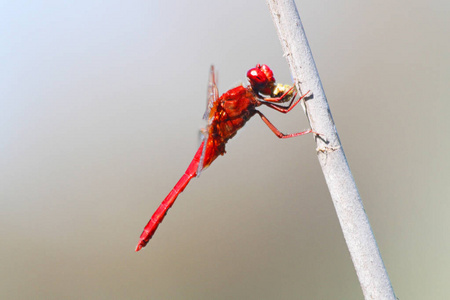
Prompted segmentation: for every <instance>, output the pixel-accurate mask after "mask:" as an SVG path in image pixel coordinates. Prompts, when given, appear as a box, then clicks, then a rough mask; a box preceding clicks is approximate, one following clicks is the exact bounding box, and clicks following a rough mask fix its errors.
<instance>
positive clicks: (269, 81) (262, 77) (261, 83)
mask: <svg viewBox="0 0 450 300" xmlns="http://www.w3.org/2000/svg"><path fill="white" fill-rule="evenodd" d="M247 77H248V80H249V82H250V86H251V87H252V89H253V90H254V91H255V92H257V93H263V94H266V95H270V94H271V93H272V87H273V83H274V82H275V78H274V77H273V72H272V70H271V69H270V68H269V67H268V66H267V65H259V64H257V65H256V68H252V69H250V70H248V72H247Z"/></svg>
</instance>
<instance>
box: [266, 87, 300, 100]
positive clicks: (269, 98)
mask: <svg viewBox="0 0 450 300" xmlns="http://www.w3.org/2000/svg"><path fill="white" fill-rule="evenodd" d="M293 89H294V87H291V88H290V89H288V90H287V91H286V92H284V93H283V94H282V95H281V96H280V97H266V98H264V101H266V102H275V103H277V102H278V103H279V102H281V103H283V102H287V101H289V100H285V99H284V98H286V97H291V98H292V99H294V98H295V96H297V91H295V92H293V94H292V95H289V93H290V92H291V91H292V90H293ZM291 103H292V102H291Z"/></svg>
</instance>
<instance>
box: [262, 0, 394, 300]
mask: <svg viewBox="0 0 450 300" xmlns="http://www.w3.org/2000/svg"><path fill="white" fill-rule="evenodd" d="M267 3H268V5H269V9H270V11H271V13H272V18H273V21H274V23H275V26H276V28H277V31H278V37H279V38H280V41H281V44H282V47H283V50H284V53H285V56H286V58H287V60H288V63H289V66H290V69H291V72H292V75H293V77H294V80H295V83H296V86H297V88H298V89H299V91H309V90H310V91H311V92H312V97H311V99H310V100H307V101H306V103H305V112H306V114H307V117H308V119H309V122H310V125H311V128H312V129H313V130H314V131H315V132H318V133H320V134H322V136H320V137H318V138H316V141H317V146H318V148H317V155H318V158H319V162H320V165H321V166H322V171H323V174H324V176H325V180H326V182H327V185H328V188H329V190H330V194H331V198H332V200H333V203H334V207H335V209H336V213H337V215H338V218H339V222H340V224H341V228H342V232H343V233H344V238H345V241H346V243H347V246H348V249H349V251H350V255H351V258H352V261H353V264H354V266H355V269H356V274H357V276H358V278H359V282H360V284H361V288H362V291H363V294H364V297H365V299H377V300H380V299H392V300H395V299H396V298H395V294H394V290H393V289H392V286H391V283H390V281H389V277H388V274H387V272H386V269H385V267H384V264H383V260H382V259H381V255H380V252H379V250H378V246H377V243H376V241H375V237H374V235H373V233H372V229H371V228H370V224H369V220H368V218H367V215H366V213H365V211H364V207H363V205H362V202H361V198H360V196H359V193H358V190H357V188H356V184H355V181H354V179H353V176H352V174H351V172H350V168H349V166H348V164H347V159H346V158H345V154H344V150H343V148H342V146H341V143H340V140H339V136H338V134H337V131H336V127H335V125H334V121H333V118H332V116H331V112H330V108H329V107H328V102H327V99H326V97H325V92H324V90H323V87H322V83H321V81H320V78H319V74H318V71H317V68H316V65H315V63H314V59H313V57H312V54H311V49H310V48H309V45H308V41H307V39H306V35H305V32H304V30H303V26H302V23H301V21H300V16H299V14H298V11H297V7H296V6H295V3H294V1H293V0H267ZM300 88H301V89H300ZM300 94H302V93H300Z"/></svg>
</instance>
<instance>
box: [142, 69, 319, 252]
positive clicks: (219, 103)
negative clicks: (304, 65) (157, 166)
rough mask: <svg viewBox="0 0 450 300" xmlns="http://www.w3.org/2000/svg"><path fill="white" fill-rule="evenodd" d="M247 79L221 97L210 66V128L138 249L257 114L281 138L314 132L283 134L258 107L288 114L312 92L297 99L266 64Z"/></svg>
mask: <svg viewBox="0 0 450 300" xmlns="http://www.w3.org/2000/svg"><path fill="white" fill-rule="evenodd" d="M247 78H248V81H249V85H248V86H246V87H244V86H243V85H240V86H238V87H235V88H233V89H231V90H229V91H227V92H226V93H224V94H223V95H222V96H220V97H219V92H218V89H217V85H216V74H215V72H214V66H211V71H210V75H209V84H208V102H207V107H206V111H205V114H204V116H203V119H205V120H206V121H207V127H206V129H203V130H202V133H203V137H202V143H201V145H200V147H199V148H198V150H197V153H196V154H195V156H194V159H193V160H192V162H191V164H190V165H189V167H188V168H187V170H186V172H185V173H184V175H183V176H182V177H181V178H180V180H179V181H178V182H177V184H176V185H175V187H174V188H173V189H172V190H171V191H170V193H169V195H167V197H166V198H165V199H164V201H163V202H162V203H161V205H160V206H159V207H158V209H157V210H156V211H155V213H154V214H153V216H152V217H151V219H150V221H149V222H148V224H147V226H145V228H144V231H143V232H142V234H141V237H140V241H139V243H138V245H137V247H136V251H139V250H141V249H142V247H145V245H147V243H148V241H149V240H150V239H151V238H152V236H153V234H154V233H155V231H156V229H157V228H158V226H159V224H160V223H161V222H162V220H163V219H164V217H165V215H166V213H167V211H168V210H169V208H170V207H172V205H173V203H174V202H175V199H176V198H177V197H178V195H179V194H180V193H181V192H182V191H183V190H184V188H185V187H186V186H187V184H188V183H189V181H190V180H191V179H192V178H193V177H194V176H199V175H200V172H201V171H202V170H204V169H206V168H207V167H208V166H209V165H210V164H211V163H212V162H213V161H214V160H215V159H216V158H217V157H218V156H219V155H224V154H225V144H226V143H227V142H228V140H229V139H231V138H232V137H234V136H235V135H236V132H237V131H238V130H239V129H241V128H242V127H243V126H244V125H245V123H247V121H248V120H250V118H251V117H253V116H254V115H256V114H257V115H259V116H260V117H261V119H262V120H263V121H264V123H266V125H267V126H268V127H269V128H270V129H271V130H272V131H273V132H274V133H275V135H276V136H277V137H279V138H282V139H285V138H291V137H295V136H299V135H304V134H307V133H311V132H312V133H315V132H313V131H312V130H311V129H310V130H306V131H303V132H298V133H292V134H283V133H281V132H280V131H279V130H278V129H277V128H276V127H275V126H274V125H273V124H272V123H271V122H270V121H269V120H268V119H267V118H266V116H264V114H263V113H262V112H260V111H258V110H257V109H256V108H257V107H258V106H261V105H265V106H267V107H270V108H272V109H275V110H277V111H279V112H281V113H288V112H289V111H291V110H292V109H293V108H294V107H295V106H296V105H297V104H298V103H299V102H300V100H302V99H303V98H304V97H305V96H307V95H308V93H309V92H308V93H306V94H305V95H302V96H301V97H299V98H298V99H297V100H296V101H295V102H294V99H295V98H296V96H297V92H296V91H295V90H294V87H291V86H289V85H282V84H275V78H274V77H273V72H272V70H271V69H270V68H269V67H268V66H267V65H259V64H258V65H256V67H255V68H252V69H250V70H249V71H248V72H247ZM289 101H290V102H289ZM285 102H289V104H288V105H281V104H280V103H285ZM315 134H317V133H315Z"/></svg>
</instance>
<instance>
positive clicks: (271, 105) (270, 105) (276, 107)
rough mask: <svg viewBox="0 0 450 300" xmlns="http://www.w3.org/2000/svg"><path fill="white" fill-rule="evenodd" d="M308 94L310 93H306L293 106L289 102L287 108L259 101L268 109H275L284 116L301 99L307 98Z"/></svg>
mask: <svg viewBox="0 0 450 300" xmlns="http://www.w3.org/2000/svg"><path fill="white" fill-rule="evenodd" d="M309 93H310V91H308V92H307V93H306V94H304V95H302V96H301V97H300V98H298V99H297V100H296V101H295V102H294V103H293V104H292V101H291V103H290V104H289V106H287V107H284V106H281V105H278V104H274V103H265V102H264V101H261V103H262V104H264V105H266V106H268V107H270V108H272V109H275V110H276V111H279V112H281V113H283V114H286V113H288V112H290V111H291V110H292V109H293V108H294V107H295V106H296V105H297V104H298V103H299V102H300V101H301V100H302V99H303V98H305V97H306V96H308V95H309Z"/></svg>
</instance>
